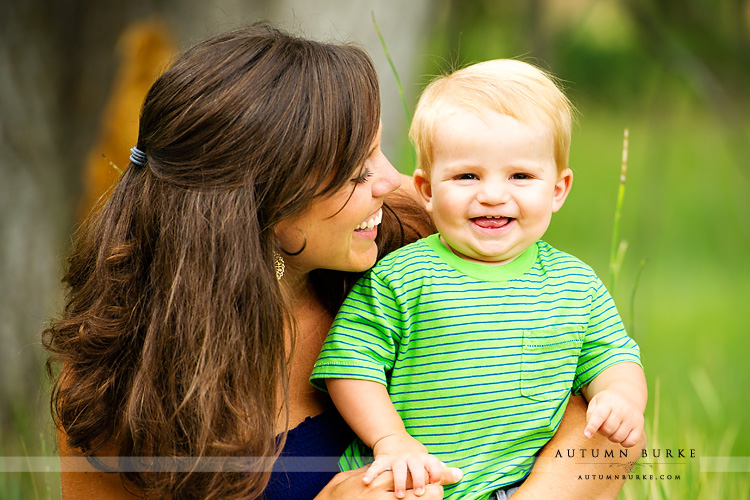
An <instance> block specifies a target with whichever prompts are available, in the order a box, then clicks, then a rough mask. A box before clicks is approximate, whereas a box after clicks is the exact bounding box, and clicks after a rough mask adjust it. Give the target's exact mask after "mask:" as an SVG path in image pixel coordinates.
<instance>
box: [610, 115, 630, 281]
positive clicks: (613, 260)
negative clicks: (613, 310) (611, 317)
mask: <svg viewBox="0 0 750 500" xmlns="http://www.w3.org/2000/svg"><path fill="white" fill-rule="evenodd" d="M627 172H628V129H625V132H624V134H623V139H622V163H621V167H620V187H619V189H618V191H617V205H616V206H615V220H614V223H613V225H612V245H611V246H610V256H609V290H610V291H611V292H614V289H615V284H616V283H617V277H618V275H619V274H620V268H621V267H622V261H623V260H624V258H625V250H626V249H627V244H625V246H623V245H622V243H624V242H622V243H621V242H620V217H621V215H622V203H623V200H624V199H625V181H626V179H627Z"/></svg>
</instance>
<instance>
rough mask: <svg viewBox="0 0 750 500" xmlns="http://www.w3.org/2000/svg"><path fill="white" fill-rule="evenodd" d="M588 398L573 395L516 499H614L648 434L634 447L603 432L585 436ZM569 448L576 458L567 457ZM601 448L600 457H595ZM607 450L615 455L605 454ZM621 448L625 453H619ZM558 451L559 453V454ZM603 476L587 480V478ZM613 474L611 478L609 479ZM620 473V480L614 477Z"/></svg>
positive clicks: (515, 496) (639, 454)
mask: <svg viewBox="0 0 750 500" xmlns="http://www.w3.org/2000/svg"><path fill="white" fill-rule="evenodd" d="M586 408H587V405H586V401H585V400H584V399H583V397H581V396H571V398H570V401H568V407H567V408H566V409H565V414H564V415H563V418H562V422H560V427H558V429H557V432H555V435H554V436H553V437H552V439H551V440H550V441H549V442H548V443H547V444H546V445H545V446H544V448H542V449H541V451H540V452H539V454H538V456H537V461H536V463H535V464H534V467H533V468H532V469H531V474H530V475H529V477H528V478H527V479H526V481H525V482H524V483H523V485H522V486H521V488H519V490H518V491H517V492H516V493H515V494H514V495H513V500H544V499H548V498H555V499H558V500H566V499H569V500H574V499H575V500H587V499H592V500H607V499H612V500H614V499H615V498H617V495H618V494H619V493H620V490H621V489H622V486H623V484H624V483H625V479H624V475H625V474H626V473H627V472H628V471H629V469H630V467H631V466H632V463H634V462H635V461H636V460H637V459H638V457H640V456H641V450H643V449H644V448H645V447H646V438H645V436H644V437H643V438H642V439H641V440H640V441H639V442H638V443H637V444H636V445H635V446H633V447H632V448H623V447H621V446H620V445H618V444H614V443H611V442H610V441H609V440H608V439H607V438H605V437H603V436H602V435H600V434H595V435H594V436H593V437H591V438H587V437H586V436H584V435H583V430H584V429H585V428H586ZM568 450H570V451H571V454H572V455H574V456H573V457H569V456H568ZM592 450H593V451H594V453H596V452H597V451H598V458H594V457H592ZM607 451H611V452H612V455H613V456H612V457H606V458H605V453H606V452H607ZM621 451H622V454H621V453H620V452H621ZM558 452H559V453H558ZM586 475H588V476H589V477H590V476H592V475H596V476H597V478H598V477H599V475H603V476H604V479H602V480H598V479H597V480H596V481H591V480H589V481H586V480H585V477H586ZM607 476H611V479H606V477H607ZM615 476H618V477H619V479H614V478H615Z"/></svg>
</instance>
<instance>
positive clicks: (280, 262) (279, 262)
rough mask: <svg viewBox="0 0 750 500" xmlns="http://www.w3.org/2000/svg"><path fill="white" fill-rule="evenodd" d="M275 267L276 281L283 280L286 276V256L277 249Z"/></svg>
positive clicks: (274, 256) (274, 252)
mask: <svg viewBox="0 0 750 500" xmlns="http://www.w3.org/2000/svg"><path fill="white" fill-rule="evenodd" d="M273 267H274V269H276V281H281V278H282V277H283V276H284V269H285V267H284V257H282V256H281V254H280V253H279V252H277V251H276V250H274V251H273Z"/></svg>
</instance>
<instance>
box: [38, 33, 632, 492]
mask: <svg viewBox="0 0 750 500" xmlns="http://www.w3.org/2000/svg"><path fill="white" fill-rule="evenodd" d="M379 110H380V102H379V94H378V85H377V79H376V75H375V71H374V69H373V66H372V63H371V61H370V60H369V58H368V57H367V55H366V54H365V53H364V52H363V51H362V50H360V49H358V48H356V47H353V46H349V45H330V44H322V43H317V42H313V41H309V40H305V39H300V38H295V37H291V36H289V35H287V34H284V33H282V32H279V31H277V30H275V29H273V28H271V27H267V26H254V27H251V28H247V29H243V30H238V31H235V32H230V33H227V34H223V35H219V36H216V37H214V38H211V39H209V40H207V41H205V42H203V43H201V44H198V45H197V46H195V47H194V48H192V49H190V50H189V51H188V52H187V53H185V54H184V55H183V56H182V57H181V58H180V59H179V60H177V61H176V62H175V64H174V65H173V66H172V67H171V68H170V69H169V70H168V71H167V72H166V73H165V74H164V75H162V76H161V77H160V78H159V79H158V80H157V82H156V83H155V84H154V85H153V86H152V88H151V90H150V91H149V93H148V95H147V97H146V99H145V101H144V104H143V108H142V112H141V119H140V125H139V136H138V144H137V147H136V148H134V150H133V156H132V157H131V164H130V166H129V168H128V169H127V170H126V171H125V173H124V174H123V176H122V178H121V179H120V181H119V183H118V185H117V186H116V188H115V189H114V192H113V193H112V196H111V197H110V198H109V199H108V200H107V202H106V203H105V204H104V205H103V206H102V208H101V209H100V210H99V211H98V212H97V213H96V214H95V215H94V216H93V217H92V218H91V219H90V221H88V222H87V224H86V225H85V227H83V228H82V229H81V230H80V232H79V234H78V235H77V237H76V240H75V244H74V248H73V251H72V255H71V257H70V259H69V269H68V272H67V275H66V277H65V280H64V281H65V283H66V284H67V285H68V286H69V288H70V291H69V295H68V300H67V305H66V307H65V311H64V313H63V315H62V317H61V318H60V319H59V320H57V321H55V322H54V323H53V324H52V326H51V327H50V328H49V329H48V330H46V332H45V345H46V346H47V348H48V349H49V350H50V351H51V352H52V353H53V356H52V357H51V359H50V361H49V362H48V369H49V370H52V366H53V365H54V364H59V366H60V367H61V368H60V374H59V376H58V378H57V380H56V385H55V391H54V393H53V399H52V401H53V408H54V410H55V418H56V422H57V425H58V428H59V429H60V431H59V438H60V439H59V441H60V442H59V445H60V453H61V456H75V455H77V454H83V455H84V456H86V457H90V458H91V460H92V461H93V462H94V463H97V464H99V463H100V461H99V458H101V457H106V456H117V457H177V458H180V457H182V458H189V459H197V460H199V461H198V462H189V463H190V465H189V466H188V467H167V468H166V470H164V468H163V462H151V461H145V462H143V463H142V462H135V463H136V465H139V466H138V467H133V466H132V465H133V463H132V461H131V462H127V463H126V462H125V458H120V459H119V460H120V463H119V467H120V468H119V469H118V470H120V471H122V472H121V473H119V474H114V473H106V472H100V473H64V474H63V479H62V482H63V497H64V498H65V499H76V498H89V497H96V498H133V496H132V495H131V493H132V494H135V495H138V496H146V497H149V498H175V499H177V498H222V499H226V498H245V499H247V498H297V499H301V498H313V497H315V498H317V499H318V500H326V499H351V498H363V499H370V498H392V497H393V493H392V490H390V486H391V484H390V482H389V481H388V478H387V477H384V478H383V480H382V481H380V482H378V483H377V484H373V485H370V486H369V487H365V486H364V485H363V483H362V481H361V473H360V472H358V471H354V472H349V473H343V474H338V475H336V476H335V477H334V473H333V472H330V470H325V471H323V472H319V473H309V472H301V471H300V467H299V466H298V465H295V462H291V461H289V460H288V459H287V457H295V456H310V457H336V456H337V455H338V454H339V453H340V452H341V451H342V450H343V448H344V447H345V446H346V445H347V444H348V442H349V440H350V439H351V437H352V435H351V433H350V432H349V431H348V428H347V427H346V425H345V424H344V423H343V422H342V421H341V420H340V417H338V415H337V414H336V412H335V411H333V410H332V409H331V405H330V403H329V401H328V399H327V398H326V396H325V395H324V394H322V393H320V392H315V390H314V389H313V388H312V387H311V386H310V385H309V383H308V376H309V374H310V371H311V368H312V364H313V362H314V360H315V358H316V356H317V354H318V351H319V348H320V345H321V343H322V341H323V339H324V337H325V334H326V332H327V330H328V327H329V326H330V324H331V322H332V319H333V314H334V313H335V310H336V307H337V304H338V303H339V301H340V300H341V299H342V297H343V294H344V293H345V291H346V285H347V283H348V282H350V280H351V279H352V277H356V273H358V272H362V271H364V270H366V269H367V268H369V267H370V266H372V265H373V263H374V262H375V260H376V258H377V253H378V249H380V252H381V253H384V252H386V251H387V250H389V248H387V247H389V246H393V245H399V244H403V243H404V242H405V241H406V240H408V239H411V238H412V237H416V236H418V235H419V233H420V232H424V230H426V228H429V222H428V221H427V220H426V219H420V218H419V217H417V216H414V217H413V223H412V224H407V225H406V228H405V229H406V231H404V226H403V225H401V227H399V226H398V225H397V224H394V223H395V222H396V221H395V219H394V218H393V217H391V218H390V220H386V221H384V223H383V224H382V226H383V227H382V228H380V229H378V223H379V222H380V220H381V218H382V216H383V213H384V211H383V209H384V208H386V207H385V205H384V201H385V199H386V196H390V195H391V194H392V193H393V192H394V191H395V190H396V188H398V186H399V184H400V183H401V176H400V175H399V174H398V173H397V172H396V170H395V169H394V168H393V167H392V166H391V165H390V163H389V162H388V160H387V159H386V158H385V157H384V156H383V154H382V152H381V150H380V145H379V141H380V139H379V137H380V132H379V121H380V116H379ZM399 205H400V206H402V208H399V209H397V210H396V211H397V212H399V215H406V214H407V213H409V214H412V213H418V212H413V207H414V206H415V204H414V203H411V204H410V202H409V201H408V198H404V197H402V198H401V202H399ZM407 205H410V206H411V207H412V208H411V209H404V208H403V207H404V206H407ZM385 214H386V218H387V217H388V210H387V209H386V210H385ZM420 220H421V222H420ZM427 230H428V229H427ZM378 233H381V234H380V239H379V241H380V242H382V244H380V245H377V244H376V243H375V237H376V235H377V234H378ZM404 235H406V237H404ZM352 273H354V274H352ZM50 372H51V371H50ZM575 405H578V406H577V407H576V408H575V411H573V412H572V413H571V410H570V407H569V411H568V413H571V416H566V419H565V422H564V425H563V426H562V430H561V434H560V435H559V436H558V437H556V439H561V440H563V441H562V444H559V445H558V447H559V448H562V447H567V448H575V447H579V446H583V443H582V442H581V439H580V438H578V435H582V429H583V416H582V413H583V411H584V410H582V409H581V403H580V401H576V402H574V403H573V404H572V405H571V406H575ZM566 415H567V414H566ZM565 424H567V426H566V425H565ZM570 426H572V427H573V429H572V430H568V428H569V427H570ZM289 429H291V430H290V431H289V432H287V430H289ZM572 436H573V437H572ZM597 444H598V443H597ZM586 445H587V446H588V447H591V446H592V444H591V442H587V443H586ZM279 454H280V455H281V458H279V459H278V460H277V461H276V469H275V471H276V472H277V473H276V474H272V473H271V467H270V464H271V463H272V462H273V461H274V459H275V458H276V457H278V456H279ZM551 454H552V452H551V451H550V452H548V455H549V456H552V455H551ZM215 457H224V458H223V459H222V460H224V461H223V462H220V465H219V466H217V465H215V464H216V462H209V461H208V459H211V458H215ZM226 457H228V458H229V460H227V459H226ZM242 457H254V458H249V459H245V458H242ZM258 457H269V458H268V460H266V461H264V460H263V459H262V458H258ZM232 458H235V459H236V460H235V461H232V460H231V459H232ZM237 460H239V461H240V462H238V461H237ZM242 460H245V462H242ZM311 462H317V461H316V460H312V459H311V460H310V461H307V462H303V463H304V464H307V465H309V464H310V463H311ZM238 463H240V464H246V465H247V467H245V468H243V467H240V468H239V469H238V468H237V464H238ZM149 464H151V465H156V467H155V468H153V469H148V467H147V466H148V465H149ZM206 464H209V465H208V466H206ZM211 464H214V465H211ZM221 464H223V465H221ZM102 467H103V466H102ZM159 467H162V468H161V469H160V468H159ZM322 468H323V469H327V467H322ZM248 470H249V471H252V473H248V472H247V471H248ZM233 471H234V472H233ZM554 472H555V473H554V474H553V473H551V472H550V473H547V474H543V473H538V470H537V471H535V473H532V476H531V477H530V478H529V480H527V482H526V484H524V486H523V488H522V489H521V490H519V492H518V494H517V496H518V498H523V497H524V495H529V497H528V498H533V496H531V495H535V494H537V493H538V492H544V491H549V489H550V488H552V487H553V485H554V490H556V493H557V496H558V497H560V494H561V493H563V492H564V493H566V494H567V490H568V489H569V490H570V491H571V492H572V491H574V490H575V488H581V489H582V491H587V492H590V493H592V492H600V491H603V490H605V489H609V490H611V492H614V495H610V496H612V497H613V498H614V496H616V491H617V490H618V489H619V485H615V486H614V487H611V486H610V487H608V488H607V487H603V486H598V485H596V486H595V489H592V488H591V486H589V485H586V486H580V485H579V484H578V483H581V481H576V478H575V477H574V476H573V474H572V473H571V474H568V475H567V477H562V476H564V475H565V474H564V472H566V469H565V468H562V469H561V468H559V467H558V468H556V469H555V471H554ZM454 473H455V471H452V470H451V469H446V471H445V476H446V480H445V482H446V483H448V482H453V481H455V480H456V479H459V476H457V475H454ZM557 476H560V477H561V478H562V480H563V481H567V482H568V483H569V484H568V486H570V488H568V487H567V486H566V487H565V489H563V491H562V492H561V491H560V490H559V489H560V488H561V486H560V484H559V483H557V481H558V479H559V478H558V477H557ZM600 484H604V483H603V482H602V483H600ZM542 494H543V493H542ZM592 494H594V493H592ZM409 495H410V496H408V497H407V498H414V495H413V493H412V492H410V493H409ZM579 496H580V495H579ZM597 497H598V498H601V497H602V496H601V495H597ZM421 498H428V499H433V498H435V499H436V498H442V487H441V486H440V485H431V487H430V488H429V489H428V490H427V492H426V493H425V495H424V496H422V497H421Z"/></svg>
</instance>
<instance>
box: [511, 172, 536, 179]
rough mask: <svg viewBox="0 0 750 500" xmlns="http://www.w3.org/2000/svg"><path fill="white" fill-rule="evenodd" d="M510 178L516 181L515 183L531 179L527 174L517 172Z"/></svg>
mask: <svg viewBox="0 0 750 500" xmlns="http://www.w3.org/2000/svg"><path fill="white" fill-rule="evenodd" d="M510 178H511V179H514V180H517V181H523V180H526V179H531V176H530V175H529V174H524V173H523V172H518V173H516V174H513V175H511V176H510Z"/></svg>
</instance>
